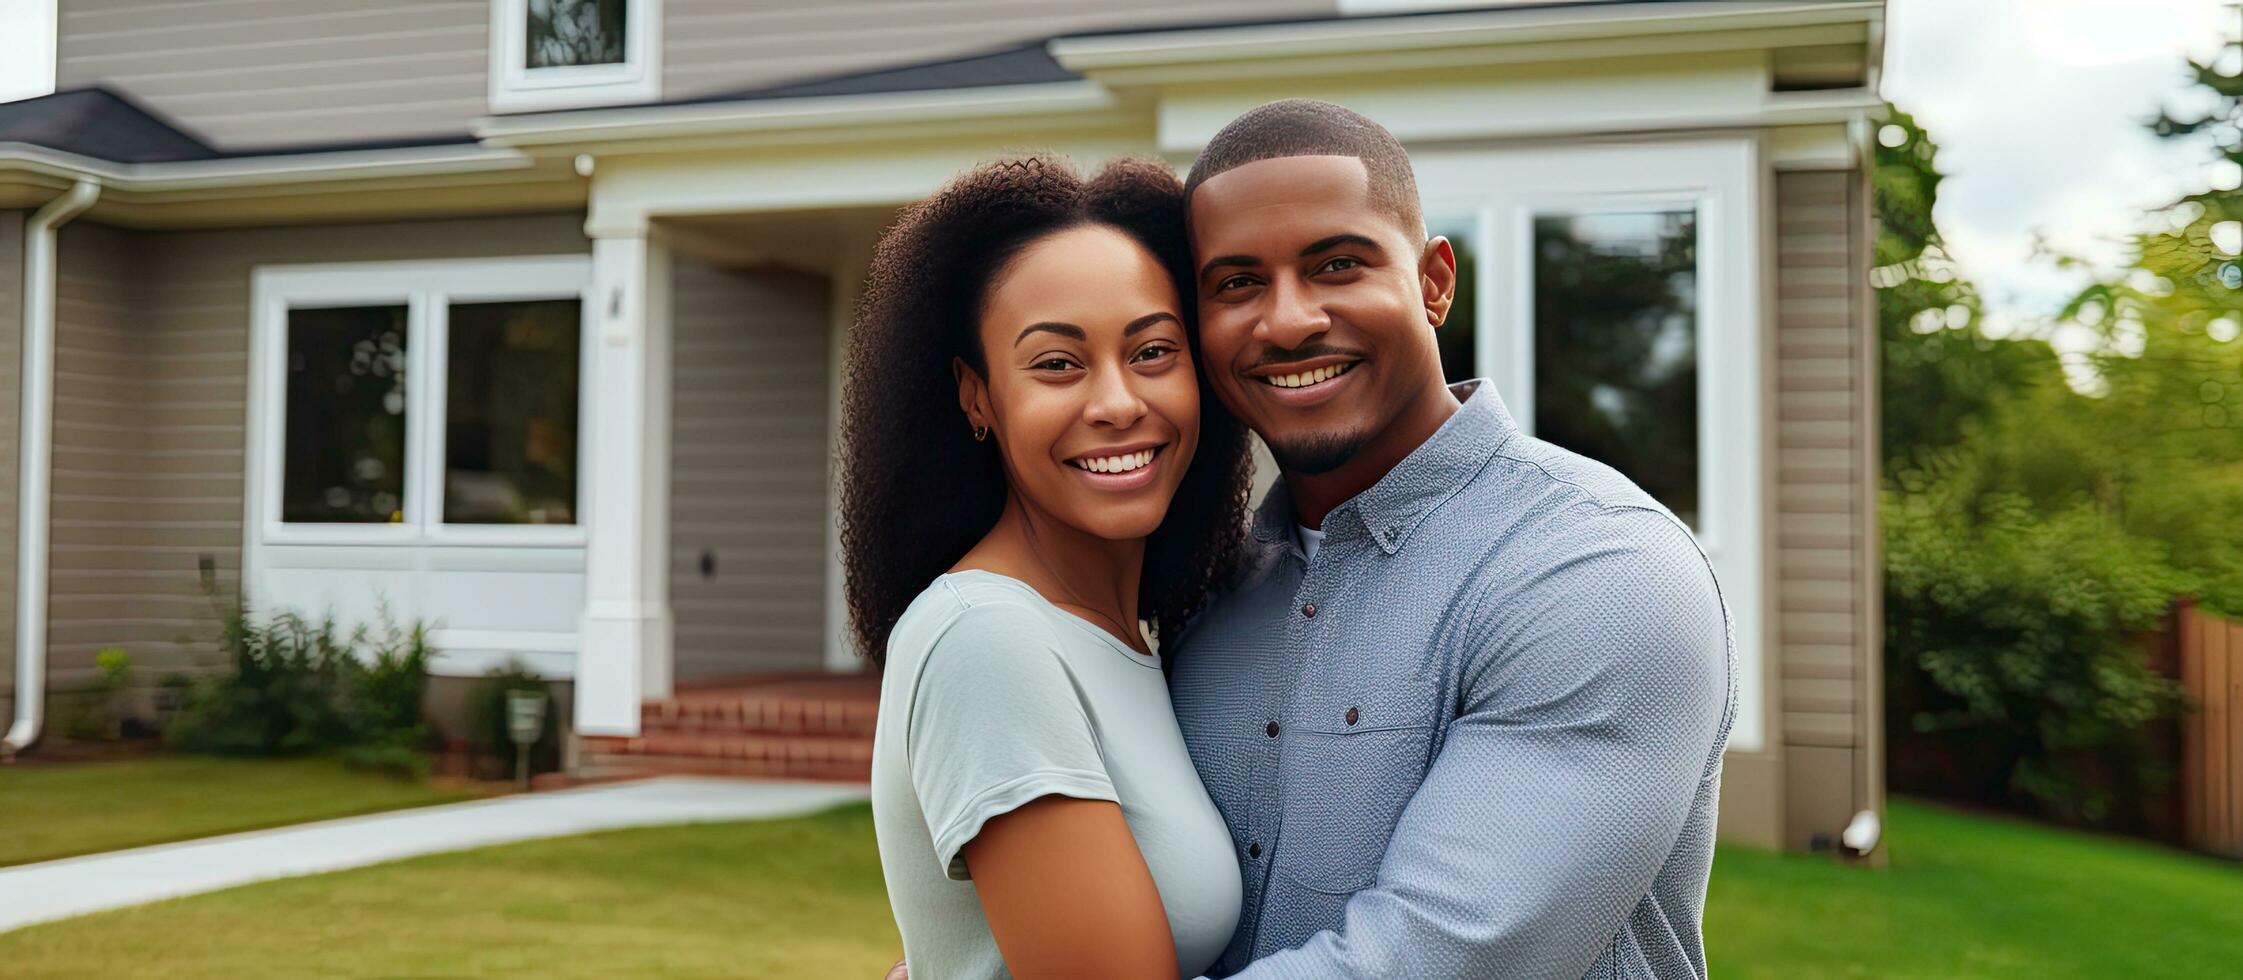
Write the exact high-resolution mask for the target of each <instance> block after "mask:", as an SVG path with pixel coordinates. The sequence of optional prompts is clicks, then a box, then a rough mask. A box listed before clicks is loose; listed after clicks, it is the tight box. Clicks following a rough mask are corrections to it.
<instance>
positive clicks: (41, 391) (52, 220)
mask: <svg viewBox="0 0 2243 980" xmlns="http://www.w3.org/2000/svg"><path fill="white" fill-rule="evenodd" d="M100 197H101V183H100V182H99V181H96V180H93V179H91V178H81V179H79V181H78V182H77V184H76V185H74V186H72V187H71V188H70V191H69V193H66V194H64V195H62V196H61V197H58V198H55V199H54V200H52V201H49V202H47V206H46V207H43V208H40V209H39V212H38V213H37V214H34V215H32V216H31V220H30V221H27V222H25V223H24V227H23V273H24V274H23V419H22V435H21V441H20V442H19V443H18V445H20V446H22V447H23V455H22V457H21V458H20V459H19V460H18V461H17V465H18V466H19V467H20V469H19V470H18V484H19V486H18V490H19V495H18V497H17V510H16V527H17V528H18V529H19V530H20V532H21V533H20V536H19V538H18V540H17V542H16V712H15V714H16V717H15V723H14V724H12V725H10V726H9V727H8V734H7V737H6V738H5V739H0V759H7V760H10V761H13V760H14V758H15V754H16V753H17V752H20V751H22V750H23V749H24V748H26V747H28V746H29V745H30V744H31V743H33V742H35V741H38V739H39V731H40V729H41V727H43V725H44V724H45V721H46V700H47V536H48V530H49V529H48V527H47V510H48V499H47V492H48V487H49V484H50V483H51V477H52V475H53V474H52V472H51V467H52V463H53V459H54V376H55V252H56V237H57V236H56V234H55V232H56V230H57V229H59V228H61V227H62V226H63V225H64V224H67V223H68V222H69V221H70V219H72V218H75V217H77V216H78V215H80V214H82V213H84V212H85V210H86V209H87V208H90V207H93V202H94V201H96V200H98V199H99V198H100Z"/></svg>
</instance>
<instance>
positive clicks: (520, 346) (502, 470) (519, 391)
mask: <svg viewBox="0 0 2243 980" xmlns="http://www.w3.org/2000/svg"><path fill="white" fill-rule="evenodd" d="M578 320H579V316H578V302H577V301H576V300H573V299H561V300H540V301H536V302H518V303H462V304H457V305H454V306H453V307H452V308H451V343H450V348H451V349H450V350H449V352H448V353H449V354H450V360H449V362H448V364H447V367H446V373H447V374H448V375H449V377H448V378H447V379H446V385H445V389H444V390H445V392H446V394H445V398H444V412H445V419H444V520H445V521H446V522H448V523H452V524H573V523H575V522H576V419H577V409H576V407H577V338H578V336H579V334H578Z"/></svg>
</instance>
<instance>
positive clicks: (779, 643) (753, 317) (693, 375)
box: [670, 255, 831, 680]
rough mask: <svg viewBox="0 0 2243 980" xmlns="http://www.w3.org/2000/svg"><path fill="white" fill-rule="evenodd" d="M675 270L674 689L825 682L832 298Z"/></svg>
mask: <svg viewBox="0 0 2243 980" xmlns="http://www.w3.org/2000/svg"><path fill="white" fill-rule="evenodd" d="M673 265H674V268H675V273H674V275H675V286H676V292H675V295H674V298H673V300H672V302H673V317H674V320H673V322H674V323H675V329H676V334H675V362H674V365H673V377H672V381H671V391H672V396H671V412H672V419H671V438H672V450H671V452H672V456H671V463H670V466H671V478H670V604H671V609H672V611H673V614H674V615H675V616H676V629H675V637H676V640H675V642H676V651H677V659H676V670H677V678H678V679H679V680H697V679H702V678H709V677H722V676H727V675H734V674H745V673H754V672H759V671H814V670H818V669H820V666H821V664H822V663H823V662H824V656H825V632H824V631H825V570H826V554H825V549H826V531H825V528H826V472H827V448H826V413H827V395H828V392H827V381H826V377H827V358H828V352H829V350H830V342H829V336H830V335H829V334H828V330H829V329H830V328H829V324H830V322H831V315H830V313H829V306H828V304H829V303H830V299H829V293H830V290H829V289H828V287H827V284H826V282H825V280H823V279H819V278H814V277H809V276H804V275H800V274H798V273H792V272H780V271H754V272H742V271H734V270H729V269H724V268H719V267H717V266H713V265H710V264H707V263H705V262H702V261H699V260H696V259H693V258H690V257H687V256H683V255H680V256H678V257H677V258H676V260H675V262H674V263H673ZM704 555H706V556H707V560H708V562H709V564H708V568H707V572H706V573H704V566H703V556H704Z"/></svg>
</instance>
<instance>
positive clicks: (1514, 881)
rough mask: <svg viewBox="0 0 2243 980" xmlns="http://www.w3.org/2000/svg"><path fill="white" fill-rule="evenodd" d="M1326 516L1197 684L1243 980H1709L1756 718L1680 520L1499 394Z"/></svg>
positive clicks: (1195, 653)
mask: <svg viewBox="0 0 2243 980" xmlns="http://www.w3.org/2000/svg"><path fill="white" fill-rule="evenodd" d="M1457 391H1458V394H1459V395H1460V396H1462V397H1465V398H1466V400H1465V403H1464V406H1463V408H1461V409H1459V410H1458V411H1457V412H1456V414H1454V415H1453V416H1451V417H1450V418H1449V420H1448V421H1447V422H1446V423H1444V424H1443V425H1442V426H1441V428H1440V430H1439V431H1438V432H1436V433H1435V434H1434V435H1433V437H1432V438H1431V439H1429V440H1427V441H1426V443H1425V444H1424V445H1422V446H1420V447H1418V449H1417V450H1416V451H1415V452H1413V453H1411V454H1410V455H1409V457H1408V458H1406V459H1404V460H1403V461H1402V462H1401V463H1400V464H1399V465H1397V466H1396V467H1395V468H1394V469H1393V470H1392V471H1390V472H1388V473H1387V475H1386V476H1385V477H1384V478H1383V479H1381V480H1380V481H1379V482H1378V483H1377V484H1376V485H1375V486H1373V487H1371V488H1370V489H1369V490H1366V491H1364V492H1363V493H1361V494H1359V495H1357V496H1356V497H1354V498H1353V499H1350V500H1348V501H1347V502H1345V503H1343V504H1341V505H1340V506H1339V507H1338V508H1336V509H1334V510H1333V511H1332V512H1331V513H1330V514H1329V515H1327V516H1326V517H1325V519H1324V528H1323V530H1324V532H1325V539H1324V544H1323V546H1322V548H1321V550H1319V551H1318V553H1317V556H1316V559H1315V560H1314V561H1309V560H1308V559H1307V558H1306V556H1305V555H1304V554H1303V553H1302V551H1301V549H1300V546H1299V543H1298V540H1297V538H1296V536H1295V535H1294V534H1293V533H1292V529H1293V511H1292V504H1291V501H1290V500H1289V499H1288V497H1287V495H1286V493H1285V488H1284V486H1283V485H1282V484H1280V485H1279V486H1278V487H1276V488H1275V489H1273V490H1272V492H1271V494H1270V499H1269V500H1268V501H1266V502H1265V503H1264V505H1263V507H1262V508H1261V511H1260V513H1259V514H1257V515H1256V518H1255V522H1254V528H1253V540H1252V542H1251V544H1252V545H1253V547H1252V549H1251V551H1252V553H1253V555H1254V558H1253V564H1252V567H1251V568H1250V570H1249V572H1248V573H1247V575H1246V577H1245V579H1244V580H1243V582H1242V584H1241V585H1240V586H1239V587H1238V588H1237V589H1235V590H1233V591H1232V592H1231V593H1230V594H1228V595H1226V596H1224V597H1223V598H1221V599H1220V600H1218V601H1217V602H1216V603H1215V604H1214V605H1213V606H1212V608H1210V609H1209V610H1208V612H1206V613H1205V614H1204V615H1202V616H1201V617H1200V618H1199V619H1198V620H1197V621H1196V622H1194V623H1193V624H1192V626H1191V628H1190V629H1188V630H1186V631H1185V632H1184V634H1183V635H1182V636H1181V637H1180V639H1179V641H1178V646H1177V654H1176V658H1175V660H1174V665H1173V667H1172V669H1171V673H1170V692H1171V694H1172V697H1173V700H1174V702H1175V706H1176V713H1177V717H1178V719H1179V721H1180V722H1181V724H1182V726H1183V731H1184V737H1185V740H1186V743H1187V744H1188V745H1189V746H1190V749H1191V754H1192V759H1193V762H1194V763H1195V764H1196V765H1197V766H1198V768H1199V773H1200V778H1201V779H1202V780H1203V781H1205V783H1206V785H1207V791H1208V794H1209V795H1210V796H1211V797H1213V799H1214V801H1215V805H1216V807H1217V808H1218V809H1220V810H1221V811H1222V813H1223V817H1224V819H1225V821H1226V822H1227V823H1228V824H1229V825H1230V831H1231V836H1232V838H1233V841H1234V843H1235V844H1236V845H1237V848H1238V852H1237V853H1238V859H1239V863H1240V866H1241V867H1242V868H1243V869H1244V871H1245V908H1244V911H1243V914H1242V915H1241V917H1240V919H1239V926H1238V932H1237V933H1236V934H1235V935H1234V936H1233V938H1232V940H1231V944H1230V947H1229V948H1228V950H1227V951H1226V952H1225V953H1224V955H1223V958H1222V960H1221V961H1220V962H1219V963H1218V964H1217V966H1216V969H1215V971H1214V972H1215V973H1216V974H1217V975H1223V974H1227V973H1232V972H1239V973H1241V975H1244V976H1250V977H1412V978H1418V977H1440V976H1456V977H1561V978H1570V977H1579V976H1584V975H1586V976H1592V977H1620V976H1626V977H1637V976H1645V977H1649V976H1657V977H1683V976H1693V977H1696V976H1704V974H1705V953H1704V949H1703V945H1702V943H1701V940H1700V935H1701V934H1700V927H1699V920H1700V913H1701V911H1702V910H1703V907H1704V905H1705V895H1706V875H1707V872H1708V870H1709V868H1710V866H1711V864H1712V860H1713V836H1714V804H1715V798H1716V796H1717V794H1718V793H1719V790H1720V784H1721V750H1722V745H1723V743H1724V742H1725V741H1726V739H1727V737H1728V731H1729V724H1730V720H1731V717H1732V716H1733V714H1734V710H1735V701H1736V693H1735V691H1736V688H1735V678H1734V674H1735V666H1734V663H1733V659H1734V658H1733V654H1732V653H1731V649H1730V636H1729V625H1728V617H1727V613H1726V611H1725V609H1724V607H1723V605H1722V601H1721V597H1720V593H1719V591H1718V589H1717V587H1716V585H1715V583H1714V577H1713V570H1712V568H1711V566H1710V565H1709V564H1708V563H1707V561H1706V558H1705V554H1704V552H1702V551H1701V550H1700V549H1699V548H1698V546H1697V543H1696V541H1695V539H1694V538H1692V537H1691V535H1690V532H1689V530H1688V528H1686V527H1685V526H1684V525H1683V524H1682V523H1681V522H1680V521H1679V520H1677V519H1676V518H1675V517H1674V515H1673V514H1672V513H1670V512H1669V511H1668V510H1667V509H1666V508H1664V507H1662V506H1660V505H1659V504H1658V503H1657V502H1656V501H1654V500H1652V499H1651V497H1650V496H1648V495H1646V494H1645V493H1644V492H1643V491H1642V490H1640V489H1638V488H1637V487H1636V486H1635V485H1634V484H1633V483H1630V482H1629V481H1628V480H1627V479H1626V478H1625V477H1622V476H1621V475H1620V474H1619V473H1617V472H1615V471H1614V470H1612V469H1611V468H1610V467H1607V466H1604V465H1602V464H1600V463H1597V462H1595V461H1592V460H1589V459H1586V458H1584V457H1581V456H1578V455H1575V454H1573V453H1570V452H1567V451H1565V450H1563V449H1560V448H1558V447H1556V446H1553V445H1551V444H1549V443H1546V442H1543V441H1541V440H1539V439H1535V438H1534V437H1532V436H1529V435H1527V434H1525V433H1523V432H1521V431H1519V428H1518V426H1517V424H1516V423H1514V422H1513V421H1512V420H1511V417H1510V415H1509V413H1508V412H1506V411H1505V410H1504V408H1503V405H1502V402H1501V401H1500V400H1499V399H1498V398H1497V397H1496V394H1495V391H1494V388H1493V387H1492V386H1490V385H1486V384H1478V383H1475V382H1467V383H1466V384H1464V385H1459V386H1458V387H1457Z"/></svg>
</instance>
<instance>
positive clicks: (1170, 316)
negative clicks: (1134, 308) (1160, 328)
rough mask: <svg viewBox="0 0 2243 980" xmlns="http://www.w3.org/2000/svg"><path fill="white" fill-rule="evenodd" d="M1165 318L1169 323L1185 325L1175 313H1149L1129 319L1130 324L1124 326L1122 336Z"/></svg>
mask: <svg viewBox="0 0 2243 980" xmlns="http://www.w3.org/2000/svg"><path fill="white" fill-rule="evenodd" d="M1163 320H1166V321H1168V322H1169V323H1173V324H1176V325H1177V326H1179V327H1180V326H1183V325H1184V324H1183V321H1181V320H1178V319H1176V314H1174V313H1168V312H1161V313H1147V314H1145V315H1144V316H1141V317H1138V318H1137V319H1135V320H1131V321H1129V326H1126V327H1123V328H1122V336H1124V337H1128V336H1131V335H1134V334H1135V333H1137V332H1138V331H1140V330H1143V329H1145V328H1146V327H1150V326H1152V325H1153V324H1156V323H1159V322H1161V321H1163Z"/></svg>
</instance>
